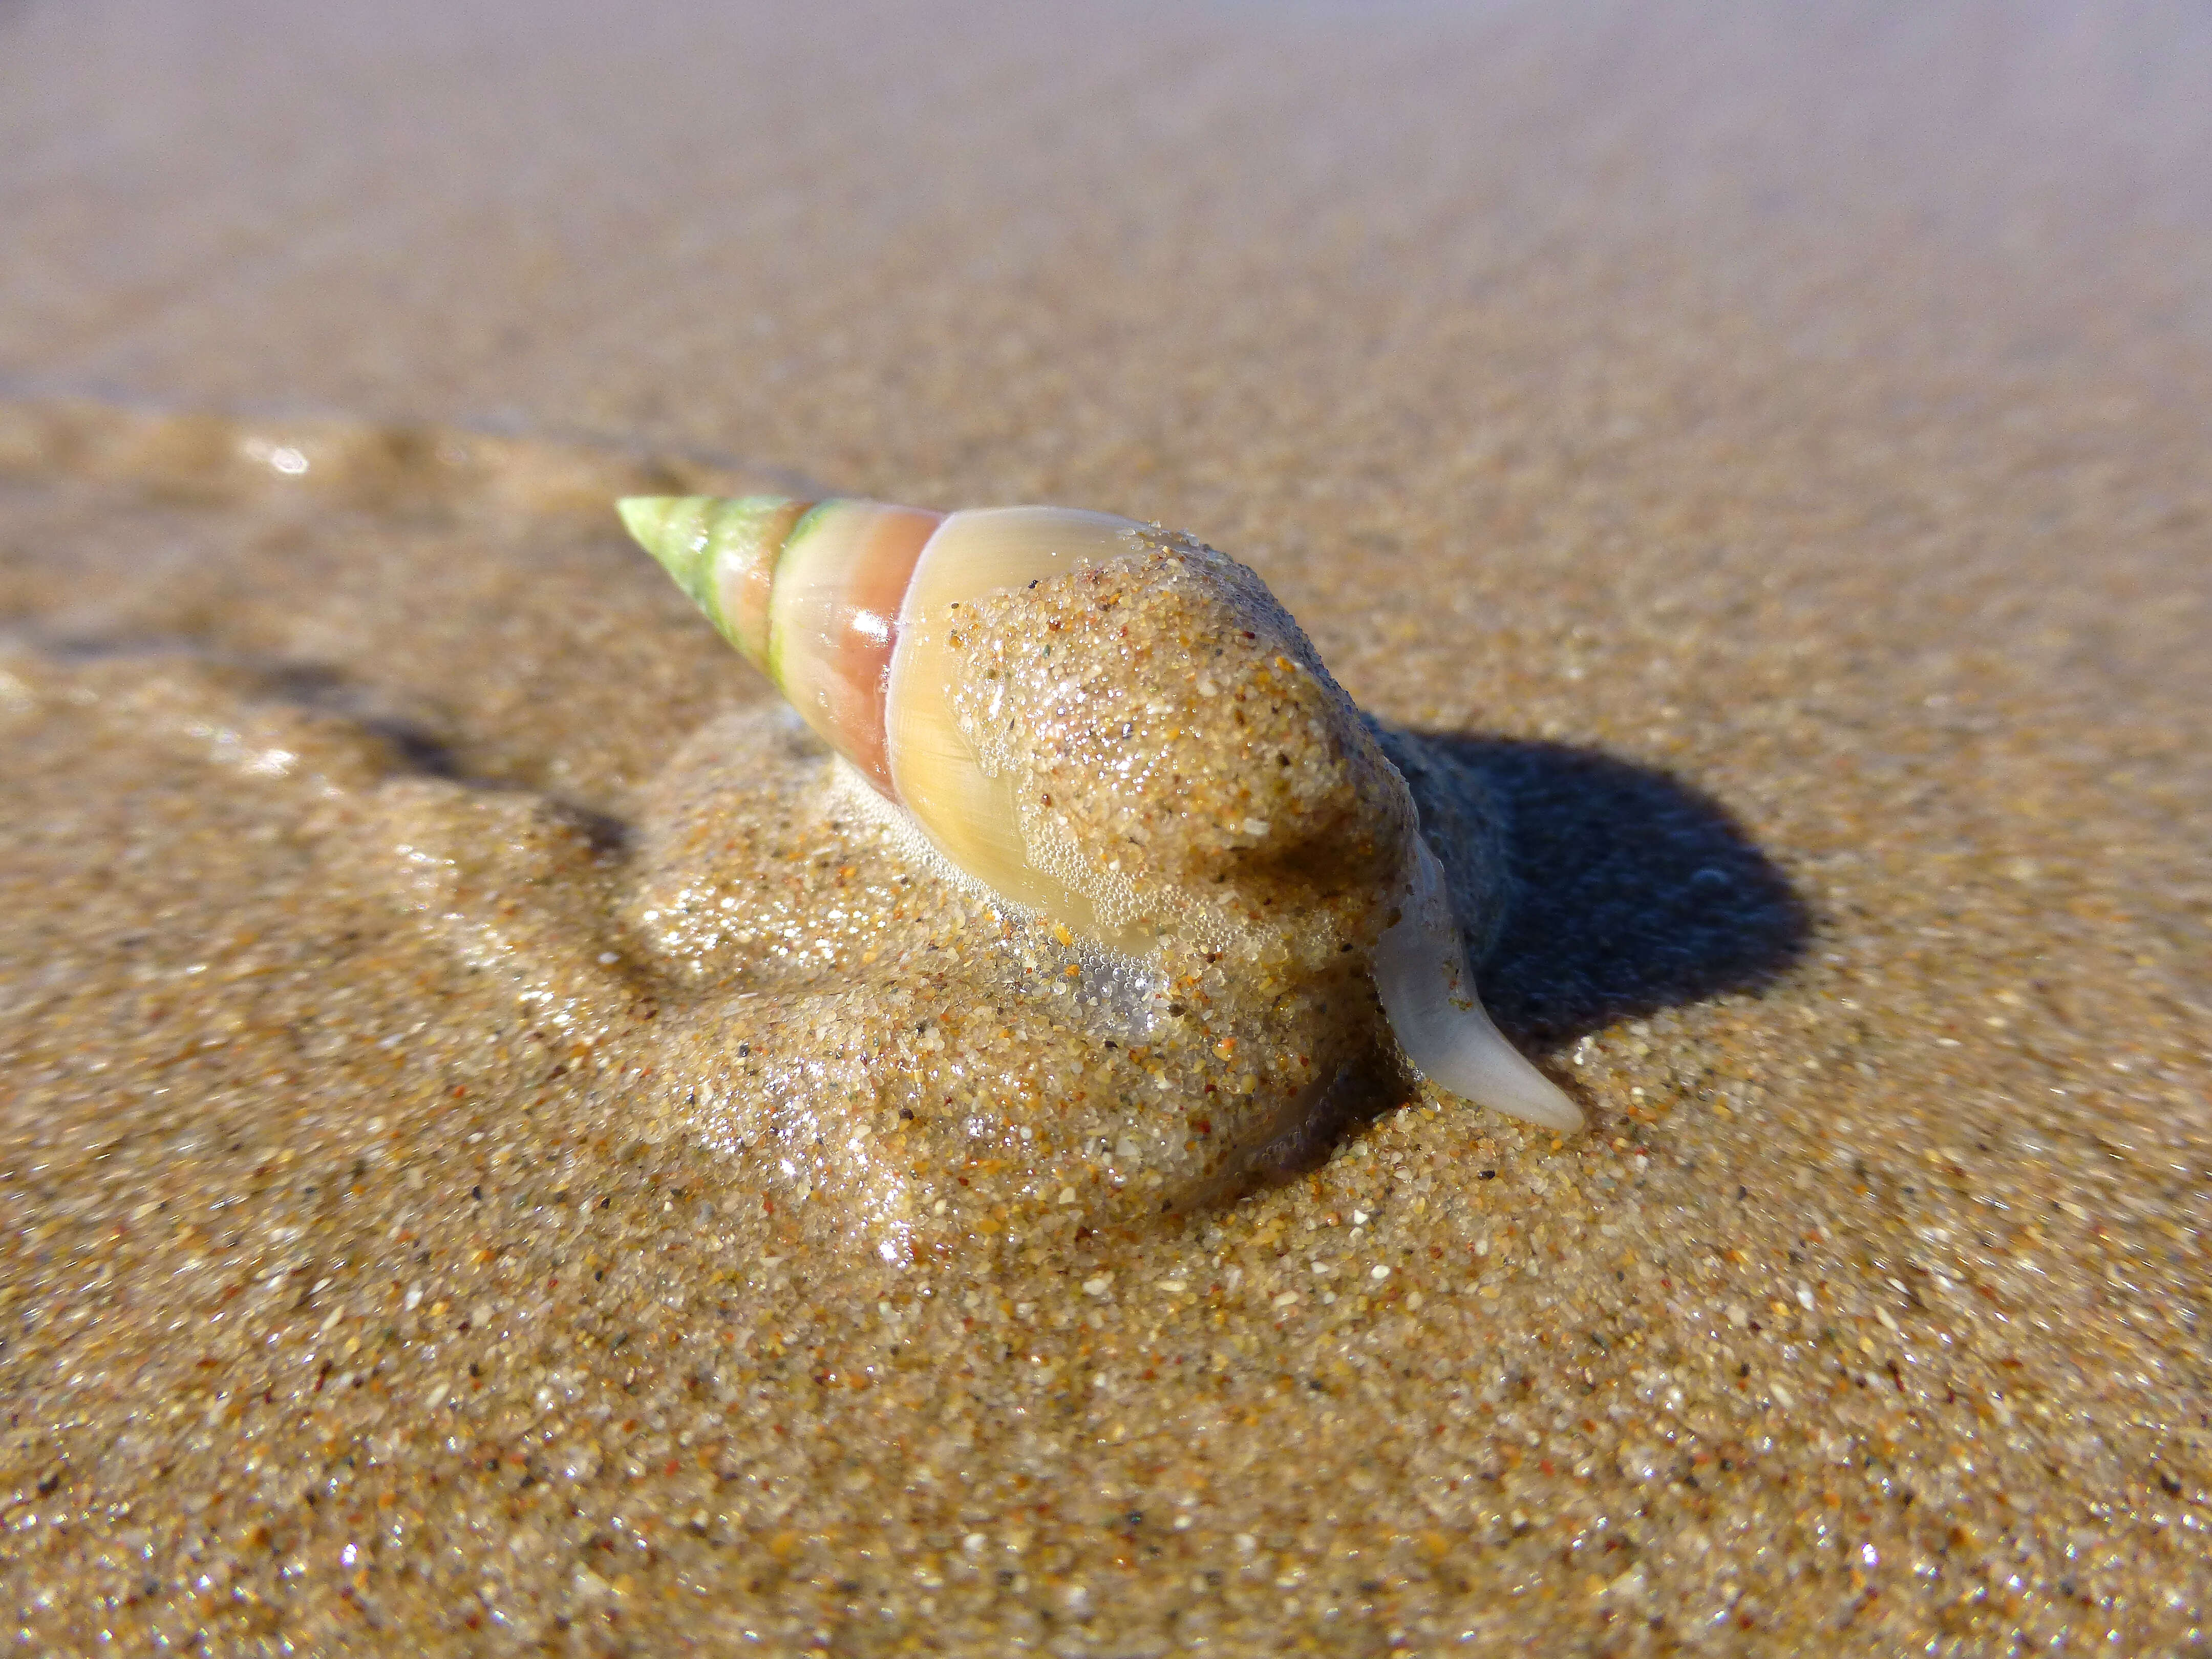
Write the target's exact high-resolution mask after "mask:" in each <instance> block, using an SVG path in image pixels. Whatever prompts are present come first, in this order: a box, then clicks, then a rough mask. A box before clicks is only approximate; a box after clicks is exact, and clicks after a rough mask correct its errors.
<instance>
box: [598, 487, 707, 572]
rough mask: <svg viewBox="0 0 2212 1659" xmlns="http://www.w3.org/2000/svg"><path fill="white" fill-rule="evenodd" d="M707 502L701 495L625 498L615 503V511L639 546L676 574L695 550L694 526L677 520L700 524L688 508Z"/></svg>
mask: <svg viewBox="0 0 2212 1659" xmlns="http://www.w3.org/2000/svg"><path fill="white" fill-rule="evenodd" d="M705 500H706V498H705V497H704V496H699V495H625V496H623V498H622V499H621V500H620V501H617V502H616V503H615V511H616V512H617V513H621V514H622V521H623V528H624V529H625V530H627V531H629V533H630V534H631V536H633V537H634V538H636V541H637V544H638V545H639V546H640V547H641V548H643V549H644V550H646V551H647V552H648V553H650V554H652V555H653V557H654V558H656V559H658V560H659V561H660V562H661V563H663V564H665V565H667V566H668V567H669V568H670V569H671V571H672V570H673V569H674V568H675V562H676V561H677V560H678V559H682V558H686V557H688V556H690V554H691V552H692V551H693V549H692V545H691V543H692V538H691V536H690V533H689V532H690V529H691V528H692V526H691V525H689V524H679V523H678V522H677V521H678V520H693V521H694V522H695V523H696V513H685V512H684V508H686V507H699V506H702V505H704V504H705Z"/></svg>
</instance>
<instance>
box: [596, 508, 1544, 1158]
mask: <svg viewBox="0 0 2212 1659" xmlns="http://www.w3.org/2000/svg"><path fill="white" fill-rule="evenodd" d="M621 512H622V515H623V521H624V523H625V524H627V525H628V526H629V530H630V532H631V533H632V534H633V535H634V536H635V538H637V540H638V541H639V542H640V543H641V544H643V545H644V546H645V547H646V549H647V550H648V551H650V552H651V553H652V554H653V556H654V557H656V558H657V559H659V561H660V562H661V563H662V564H663V565H664V566H665V568H667V570H668V571H669V574H671V575H672V576H674V577H675V579H676V580H677V582H678V585H679V586H682V587H683V589H684V592H687V593H689V594H690V596H691V598H692V599H693V600H694V601H695V602H696V604H697V605H699V607H700V609H701V610H702V611H705V612H706V614H707V616H708V617H709V618H710V619H711V620H712V621H713V622H714V625H715V626H716V627H717V628H718V629H720V631H721V633H722V635H723V636H724V637H725V638H726V639H727V640H728V641H730V643H731V644H732V645H733V646H735V647H737V649H738V651H739V652H740V653H743V654H744V657H745V658H746V659H748V660H749V661H750V662H752V663H753V664H754V665H756V666H757V667H758V668H760V669H762V670H763V671H764V672H766V673H767V674H768V676H769V678H770V679H771V680H773V681H774V682H775V686H776V688H777V689H778V690H780V691H781V692H782V694H783V695H784V696H785V697H786V698H787V700H788V701H789V702H790V703H791V704H792V706H793V708H796V709H797V710H798V712H799V714H800V716H801V717H802V718H803V719H804V720H805V721H806V723H807V724H808V725H809V726H811V727H812V728H813V729H814V731H815V732H816V733H817V735H819V736H820V737H821V738H823V740H824V741H825V742H826V743H828V744H829V745H830V747H831V748H832V749H834V750H836V752H837V753H838V754H839V755H841V756H842V757H844V758H845V759H846V760H847V761H848V762H849V763H851V765H852V766H853V768H854V769H855V770H856V771H857V772H858V773H859V774H860V776H862V777H863V778H865V779H866V781H868V783H869V784H871V785H872V786H873V787H874V788H875V790H876V791H877V792H878V793H879V794H880V795H881V796H882V797H883V798H884V799H886V800H888V801H890V802H892V803H893V804H895V805H897V806H898V807H900V808H902V810H903V811H904V812H905V813H906V815H907V816H908V819H909V820H910V821H911V823H913V824H914V825H915V827H917V828H918V829H920V831H921V835H922V836H924V837H925V838H926V839H927V842H929V844H930V845H931V846H932V847H933V848H935V849H936V850H937V852H938V853H939V854H942V855H943V856H944V857H945V859H946V860H948V861H949V862H950V863H951V865H952V866H954V867H955V868H956V869H957V870H958V871H960V872H963V873H964V874H965V875H966V876H967V877H969V878H970V879H972V880H974V881H975V882H977V883H979V884H981V885H982V886H983V887H985V888H987V890H990V891H991V892H992V893H993V894H994V895H996V896H1000V897H1002V898H1005V899H1007V900H1011V901H1012V902H1013V903H1014V904H1016V905H1017V906H1018V907H1020V908H1022V909H1024V910H1025V911H1027V912H1028V913H1030V914H1031V915H1036V916H1038V917H1041V918H1042V919H1044V920H1045V921H1048V922H1050V923H1055V924H1058V925H1060V927H1065V928H1066V929H1069V930H1071V932H1072V933H1074V934H1078V935H1081V936H1082V937H1084V938H1085V939H1089V940H1091V941H1092V942H1094V943H1096V944H1099V945H1104V946H1106V947H1107V948H1108V949H1109V951H1114V952H1116V953H1118V954H1120V955H1121V956H1123V957H1143V956H1146V955H1147V954H1148V953H1150V952H1152V951H1153V950H1154V949H1155V948H1156V946H1157V945H1158V937H1157V935H1156V934H1155V933H1152V931H1150V929H1149V927H1147V926H1146V925H1143V924H1142V923H1141V922H1140V921H1133V920H1132V919H1130V918H1127V917H1126V916H1121V915H1120V914H1119V912H1117V911H1116V910H1115V908H1114V907H1113V906H1111V905H1110V904H1109V903H1106V902H1102V901H1103V899H1104V897H1105V892H1104V890H1103V889H1101V890H1099V891H1098V892H1093V891H1091V890H1088V889H1087V888H1086V887H1085V885H1083V884H1081V879H1082V878H1081V874H1080V871H1079V863H1078V861H1071V860H1067V859H1065V858H1055V857H1054V855H1053V854H1054V849H1053V848H1050V847H1049V846H1047V845H1044V844H1042V842H1039V843H1038V844H1032V842H1031V841H1030V839H1029V838H1028V836H1026V835H1025V832H1024V823H1034V822H1035V819H1034V817H1033V815H1025V814H1024V812H1023V811H1021V810H1020V805H1019V803H1018V801H1017V799H1016V798H1015V793H1014V789H1015V785H1014V782H1013V779H1012V775H1011V774H1010V773H1009V772H1008V771H1007V770H1006V769H1004V768H1000V767H994V765H992V764H990V763H987V760H986V759H985V757H983V755H982V754H981V751H980V750H979V748H978V746H977V744H976V743H975V742H974V741H971V738H970V734H969V732H968V731H966V730H964V729H963V726H962V724H961V720H960V718H959V716H958V714H957V709H956V707H955V688H956V686H957V684H959V682H960V678H961V665H960V663H959V662H958V660H957V653H959V652H960V650H961V649H962V639H961V633H960V630H961V629H962V628H963V627H965V626H969V623H967V622H966V621H965V620H964V619H963V615H962V611H961V607H963V606H964V605H969V602H971V601H975V600H979V599H985V598H986V597H987V596H990V595H994V594H1003V593H1009V592H1012V591H1013V590H1016V589H1019V588H1022V587H1024V586H1034V585H1036V583H1037V582H1038V581H1040V580H1044V579H1046V578H1050V577H1057V576H1062V575H1068V574H1073V573H1075V572H1077V571H1078V570H1079V569H1081V568H1085V567H1097V566H1101V565H1106V564H1110V563H1114V562H1118V561H1123V560H1142V559H1146V558H1150V557H1154V556H1158V554H1159V553H1160V551H1161V550H1162V547H1163V543H1164V540H1169V541H1175V544H1176V547H1178V548H1179V549H1181V550H1182V553H1183V554H1184V555H1185V556H1197V557H1200V558H1201V559H1202V560H1203V561H1212V566H1211V568H1212V569H1214V570H1215V571H1217V572H1218V571H1221V570H1224V569H1226V570H1231V571H1235V570H1239V569H1241V568H1240V567H1236V566H1234V565H1232V564H1231V562H1228V561H1225V560H1223V559H1221V557H1220V556H1219V555H1218V554H1214V553H1212V551H1211V550H1207V549H1204V548H1201V547H1198V546H1197V544H1193V543H1186V542H1182V541H1178V540H1175V538H1162V536H1161V534H1160V532H1158V531H1157V530H1155V529H1153V528H1152V526H1146V525H1140V524H1138V523H1136V522H1134V521H1133V520H1127V519H1121V518H1116V517H1114V516H1113V515H1111V514H1109V513H1090V512H1082V511H1078V510H1074V509H1071V508H1066V507H992V508H983V509H977V510H970V511H965V512H958V513H950V514H941V513H932V512H927V511H924V510H921V509H919V508H915V507H891V506H887V505H884V503H881V502H877V501H858V500H845V499H838V500H830V501H790V500H785V499H782V498H779V497H772V496H747V497H742V498H738V499H735V500H715V499H711V498H706V497H676V496H653V497H637V498H633V499H630V500H628V501H623V502H622V503H621ZM1242 574H1243V577H1244V579H1246V580H1249V581H1250V582H1251V583H1252V584H1253V585H1254V586H1255V587H1256V586H1257V579H1256V578H1252V577H1251V576H1250V574H1249V572H1243V573H1242ZM1259 591H1260V592H1261V593H1262V594H1263V595H1264V589H1261V590H1259ZM1267 605H1268V606H1269V607H1271V608H1272V609H1273V614H1274V615H1275V616H1276V617H1279V619H1280V622H1281V623H1282V625H1283V626H1284V627H1285V628H1286V629H1289V631H1290V633H1291V634H1292V635H1296V634H1297V629H1296V625H1295V624H1294V623H1291V622H1290V620H1289V618H1288V617H1285V616H1283V615H1282V613H1281V611H1280V608H1279V606H1274V605H1273V601H1272V599H1268V600H1267ZM1243 637H1245V638H1246V639H1251V638H1253V637H1255V636H1254V635H1251V634H1249V633H1247V634H1245V635H1244V636H1243ZM1297 637H1298V640H1299V644H1298V646H1297V647H1293V648H1296V649H1307V648H1309V647H1304V641H1303V636H1302V635H1299V636H1297ZM1274 660H1275V662H1276V663H1277V664H1278V665H1280V666H1281V667H1282V669H1283V670H1284V671H1285V672H1286V673H1287V674H1290V675H1291V676H1292V677H1293V678H1294V677H1295V675H1296V673H1297V667H1296V665H1293V664H1292V663H1291V661H1290V660H1289V659H1286V658H1284V657H1280V656H1278V657H1277V658H1275V659H1274ZM1312 668H1313V671H1314V673H1315V674H1316V676H1317V677H1318V678H1319V679H1320V680H1321V681H1322V682H1323V683H1325V684H1327V685H1328V695H1329V696H1331V697H1333V698H1334V699H1335V706H1336V707H1337V708H1338V709H1339V710H1340V716H1341V719H1342V720H1343V721H1344V722H1345V726H1344V727H1340V738H1332V739H1330V740H1329V742H1330V743H1331V744H1338V745H1339V746H1340V747H1341V744H1343V743H1346V742H1348V743H1351V744H1354V745H1358V744H1366V745H1367V746H1368V747H1369V748H1370V750H1371V746H1372V745H1371V740H1370V739H1369V738H1366V737H1365V736H1364V735H1363V734H1362V732H1361V729H1360V728H1359V727H1358V715H1357V711H1355V710H1353V709H1352V707H1351V705H1350V702H1349V701H1348V700H1347V699H1345V698H1344V696H1343V694H1342V692H1341V691H1340V690H1337V689H1336V688H1335V687H1334V682H1330V681H1328V679H1327V676H1326V674H1325V672H1322V671H1320V669H1319V667H1318V664H1317V662H1315V663H1313V664H1312ZM1055 672H1057V671H1056V670H1055ZM1199 684H1200V696H1211V695H1212V693H1211V691H1210V690H1208V689H1207V688H1206V684H1205V682H1203V681H1202V680H1200V682H1199ZM1283 763H1284V764H1285V765H1287V764H1288V760H1287V757H1283ZM1376 764H1377V765H1379V766H1381V767H1382V769H1383V771H1384V773H1385V774H1387V775H1388V776H1389V780H1390V784H1391V787H1392V788H1394V789H1395V791H1396V792H1397V793H1398V797H1399V799H1401V801H1403V802H1404V805H1403V807H1402V814H1403V816H1402V817H1401V819H1400V820H1399V822H1400V823H1401V824H1402V825H1403V836H1404V844H1403V845H1402V846H1401V847H1397V850H1396V851H1395V853H1394V854H1392V856H1391V857H1389V859H1387V860H1383V864H1382V865H1381V866H1378V869H1377V874H1376V877H1375V879H1377V880H1382V879H1384V878H1383V876H1382V874H1381V871H1382V870H1383V869H1389V870H1393V871H1395V872H1396V873H1395V876H1391V877H1389V878H1388V880H1389V882H1390V883H1391V886H1390V887H1389V890H1388V894H1389V896H1388V897H1387V898H1386V899H1385V902H1383V904H1382V905H1381V907H1380V908H1383V909H1386V910H1389V911H1390V912H1391V913H1392V919H1391V921H1390V923H1389V926H1388V927H1385V928H1383V931H1382V933H1381V934H1380V937H1379V938H1373V939H1370V965H1371V969H1372V975H1373V983H1374V987H1375V991H1376V994H1377V995H1378V996H1379V998H1380V1000H1381V1003H1382V1006H1383V1012H1385V1013H1386V1014H1387V1015H1388V1017H1389V1021H1390V1024H1391V1027H1392V1029H1393V1030H1394V1031H1395V1034H1396V1036H1397V1038H1398V1041H1399V1042H1400V1044H1401V1047H1402V1048H1403V1050H1404V1052H1405V1054H1406V1056H1407V1059H1409V1060H1411V1061H1412V1063H1413V1066H1415V1067H1416V1068H1417V1069H1419V1071H1421V1072H1422V1073H1424V1074H1425V1075H1426V1076H1428V1077H1430V1078H1431V1079H1432V1080H1434V1081H1436V1082H1437V1083H1438V1084H1439V1085H1443V1086H1444V1087H1446V1088H1449V1089H1452V1090H1455V1091H1460V1092H1463V1093H1465V1094H1466V1095H1468V1097H1470V1098H1474V1099H1476V1100H1478V1101H1480V1103H1483V1104H1486V1105H1488V1106H1490V1107H1492V1108H1493V1109H1497V1110H1499V1111H1503V1112H1505V1113H1508V1114H1510V1115H1513V1116H1516V1117H1522V1118H1527V1119H1530V1120H1532V1121H1536V1122H1539V1123H1542V1124H1545V1125H1547V1126H1549V1127H1554V1128H1571V1127H1577V1125H1579V1123H1580V1121H1581V1115H1580V1113H1579V1112H1578V1111H1577V1109H1576V1108H1575V1107H1574V1105H1573V1103H1571V1102H1570V1101H1569V1100H1568V1099H1567V1098H1566V1097H1565V1095H1563V1094H1562V1093H1560V1091H1559V1089H1558V1088H1557V1087H1556V1086H1555V1085H1553V1084H1552V1083H1551V1082H1550V1081H1549V1080H1548V1079H1546V1078H1545V1077H1544V1076H1543V1075H1542V1073H1540V1072H1538V1071H1537V1070H1536V1069H1535V1068H1534V1066H1531V1065H1529V1063H1528V1061H1527V1060H1524V1059H1522V1056H1521V1055H1520V1054H1518V1053H1517V1052H1516V1051H1515V1050H1514V1049H1513V1048H1511V1047H1510V1045H1509V1044H1508V1043H1507V1042H1505V1041H1504V1038H1503V1037H1501V1036H1499V1035H1498V1031H1497V1029H1496V1028H1495V1027H1494V1026H1493V1025H1492V1024H1491V1023H1490V1020H1489V1018H1488V1017H1487V1016H1486V1014H1485V1013H1484V1012H1483V1010H1482V1006H1481V1003H1480V1000H1479V999H1478V998H1477V996H1476V995H1475V992H1474V983H1473V980H1472V977H1471V975H1470V974H1469V972H1468V963H1467V959H1466V954H1465V951H1464V947H1463V944H1462V938H1461V934H1460V930H1459V928H1458V927H1457V925H1456V923H1455V921H1454V919H1453V917H1452V915H1451V914H1450V905H1449V898H1448V896H1446V894H1445V891H1444V883H1443V876H1442V872H1440V871H1439V869H1438V868H1437V862H1436V859H1435V856H1434V854H1432V853H1431V851H1430V850H1429V849H1428V848H1427V847H1426V846H1425V845H1424V844H1423V843H1422V842H1421V840H1420V837H1419V834H1418V832H1417V829H1416V827H1415V823H1414V819H1413V809H1412V806H1411V804H1410V800H1409V799H1407V798H1406V795H1405V785H1404V783H1403V781H1402V780H1401V779H1399V778H1398V776H1397V775H1396V774H1395V771H1393V770H1391V769H1390V768H1389V763H1388V762H1387V760H1383V759H1382V758H1381V757H1376ZM1250 822H1252V823H1256V825H1257V827H1256V829H1255V830H1253V831H1252V833H1254V834H1256V835H1259V836H1266V835H1267V833H1268V829H1269V826H1268V825H1267V823H1265V822H1261V821H1257V820H1253V821H1250ZM1392 844H1393V846H1397V843H1396V842H1393V843H1392ZM1062 872H1075V873H1076V874H1077V879H1076V880H1073V881H1072V880H1070V879H1067V878H1066V876H1065V875H1063V873H1062ZM1216 879H1221V877H1217V878H1216ZM1377 896H1378V897H1383V894H1380V893H1378V895H1377ZM1343 948H1344V949H1346V950H1350V949H1351V948H1352V946H1351V945H1349V944H1346V945H1345V946H1344V947H1343Z"/></svg>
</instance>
